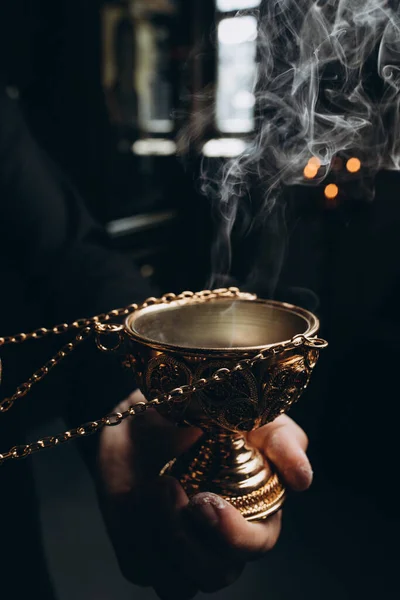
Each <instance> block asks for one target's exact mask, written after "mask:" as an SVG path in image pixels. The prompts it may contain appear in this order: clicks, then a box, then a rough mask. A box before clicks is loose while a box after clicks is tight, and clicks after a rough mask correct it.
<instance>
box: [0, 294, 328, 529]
mask: <svg viewBox="0 0 400 600" xmlns="http://www.w3.org/2000/svg"><path fill="white" fill-rule="evenodd" d="M121 317H125V322H124V323H118V322H117V323H116V322H115V321H116V320H118V319H121ZM71 329H78V330H79V333H78V335H77V337H76V338H75V340H74V341H73V342H71V343H69V344H67V345H66V346H64V348H63V349H62V350H61V351H60V352H59V353H58V354H57V355H56V356H55V357H54V358H53V359H51V360H50V361H49V362H48V363H47V364H46V365H44V367H42V369H40V370H39V371H38V372H37V373H35V374H34V375H33V376H32V377H31V378H30V380H28V381H27V382H26V383H25V384H23V385H22V386H20V388H18V390H17V392H16V393H15V394H14V396H12V397H11V398H6V399H4V400H3V401H2V402H1V403H0V412H6V411H8V410H9V409H10V408H11V407H12V406H13V404H14V402H15V401H16V400H17V399H18V398H20V397H22V396H24V395H26V393H27V392H28V391H29V390H30V388H31V387H32V385H34V384H35V383H36V382H37V381H39V380H40V379H42V378H43V377H44V376H45V375H46V374H47V373H48V371H49V370H50V369H52V368H53V367H54V366H55V365H56V364H57V363H58V362H59V361H60V360H62V359H63V358H64V356H66V355H67V354H69V353H70V352H72V351H73V349H74V348H75V347H76V345H77V344H79V343H81V342H82V341H83V340H84V339H86V338H87V337H89V336H90V335H91V334H92V333H93V334H94V335H95V336H96V341H97V345H98V347H99V349H100V350H102V351H104V352H110V351H112V352H118V353H120V355H121V358H122V361H123V363H124V365H125V367H128V368H130V369H132V370H133V372H134V375H135V377H136V381H137V385H138V387H139V388H140V389H141V391H142V392H143V394H144V396H145V397H146V398H147V403H144V402H143V403H139V404H136V405H134V406H132V407H130V408H129V409H128V410H126V411H125V412H124V413H113V414H111V415H107V416H106V417H103V418H101V419H99V420H97V421H92V422H90V423H87V424H86V425H84V426H81V427H77V428H75V429H72V430H70V431H68V432H64V433H62V434H60V435H58V436H51V437H47V438H43V439H42V440H39V441H37V442H35V443H33V444H25V445H21V446H15V447H14V448H12V449H11V450H10V451H8V452H6V453H4V454H0V464H1V463H2V462H4V461H6V460H9V459H18V458H24V457H26V456H29V455H30V454H32V453H34V452H37V451H39V450H42V449H44V448H49V447H55V446H57V445H58V444H61V443H64V442H66V441H69V440H71V439H74V438H77V437H82V436H85V435H90V434H92V433H95V432H97V431H99V430H100V429H102V428H103V427H106V426H115V425H118V424H119V423H121V422H122V421H123V420H124V419H126V418H130V417H135V416H137V415H138V414H140V413H142V412H144V411H145V410H147V408H149V407H155V408H156V409H157V410H158V411H159V412H160V413H161V414H162V415H163V416H164V417H166V418H168V419H169V420H172V421H173V422H175V423H176V424H179V425H186V426H195V427H199V428H201V429H202V431H203V432H204V434H203V436H202V437H201V438H200V440H199V441H198V442H197V443H196V444H195V445H194V446H193V447H192V448H191V449H190V450H189V451H188V452H186V453H185V454H184V455H183V456H180V457H179V458H176V459H175V460H173V461H171V462H169V463H168V464H167V465H165V467H164V468H163V469H162V471H161V474H169V475H172V476H173V477H175V478H177V479H178V480H179V481H180V483H181V484H182V486H183V487H184V489H185V490H186V492H187V494H188V495H189V496H193V495H194V494H197V493H199V492H202V491H211V492H214V493H216V494H219V495H221V496H223V497H224V498H225V499H226V500H228V501H229V502H230V503H231V504H233V505H234V506H235V507H236V508H237V509H238V510H239V511H240V512H241V513H242V514H243V516H244V517H245V518H246V519H248V520H259V519H264V518H266V517H268V515H270V514H272V513H273V512H275V511H276V510H278V509H279V508H280V507H281V505H282V503H283V501H284V498H285V488H284V485H283V484H282V482H281V480H280V479H279V477H278V475H277V473H276V472H274V470H273V468H272V467H271V465H270V464H269V463H268V462H267V460H266V459H265V458H264V456H262V455H261V453H260V452H259V451H258V450H256V449H255V448H252V447H251V446H250V445H249V444H248V442H247V439H246V433H247V432H249V431H252V430H254V429H257V428H259V427H262V426H263V425H265V424H266V423H269V422H271V421H273V420H274V419H275V418H276V417H277V416H279V415H280V414H283V413H286V412H287V411H288V410H289V408H290V407H291V406H292V404H293V403H294V402H296V401H297V400H298V399H299V397H300V395H301V394H302V392H303V391H304V390H305V389H306V387H307V385H308V383H309V381H310V377H311V374H312V371H313V369H314V367H315V365H316V363H317V360H318V357H319V352H320V350H321V349H322V348H325V347H326V346H327V343H326V342H325V341H324V340H321V339H319V338H317V337H316V336H317V333H318V329H319V321H318V319H317V317H315V316H314V315H313V314H312V313H310V312H308V311H306V310H304V309H302V308H298V307H296V306H292V305H290V304H286V303H281V302H275V301H271V300H260V299H258V298H257V297H256V296H254V295H252V294H246V293H241V292H240V291H239V290H238V289H237V288H227V289H225V288H224V289H219V290H213V291H209V290H207V291H203V292H199V293H196V294H194V293H192V292H184V293H182V294H180V295H178V296H176V295H174V294H167V295H165V296H163V297H162V298H158V299H156V298H150V299H148V300H147V301H146V302H144V303H143V304H142V305H141V306H137V305H131V306H129V307H127V308H124V309H118V310H114V311H111V312H110V313H108V314H105V315H99V316H97V317H93V318H91V319H82V320H80V321H76V322H75V323H72V324H71V325H66V324H63V325H59V326H58V327H55V328H53V329H51V330H47V329H40V330H38V331H36V332H32V333H30V334H19V335H18V336H13V337H9V338H0V346H2V345H5V344H7V343H14V344H15V343H20V342H23V341H25V340H26V339H31V338H32V337H33V338H34V337H43V336H45V335H49V334H51V333H53V334H60V333H63V332H65V331H68V330H71Z"/></svg>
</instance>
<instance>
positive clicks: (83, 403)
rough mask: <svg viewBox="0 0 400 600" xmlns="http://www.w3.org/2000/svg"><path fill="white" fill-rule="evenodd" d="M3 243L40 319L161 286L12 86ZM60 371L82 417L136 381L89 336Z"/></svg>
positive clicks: (3, 168)
mask: <svg viewBox="0 0 400 600" xmlns="http://www.w3.org/2000/svg"><path fill="white" fill-rule="evenodd" d="M77 143H78V142H77ZM0 251H1V253H2V254H3V253H7V256H8V258H9V262H11V263H12V265H13V268H14V269H15V271H16V272H17V273H18V276H19V278H20V279H21V280H23V281H24V286H25V295H26V298H27V302H29V303H34V304H35V305H36V309H37V310H36V314H37V315H39V317H38V320H40V321H41V322H40V323H38V324H37V325H39V326H50V325H54V324H56V323H58V322H64V321H70V320H71V319H76V318H79V317H86V316H91V315H94V314H97V313H99V312H103V311H108V310H111V309H113V308H118V307H121V306H125V305H127V304H130V303H132V302H139V301H141V300H143V299H144V298H145V297H147V296H149V295H153V294H154V290H151V289H149V288H148V287H147V284H145V282H144V281H143V280H142V278H141V277H140V275H139V274H138V272H137V271H136V269H135V268H134V266H133V265H132V264H131V263H130V261H129V260H127V259H126V258H125V257H123V256H121V255H119V254H117V253H115V252H113V250H112V249H111V248H110V244H109V240H108V238H107V236H106V234H105V232H104V231H103V230H102V228H101V227H99V226H98V225H97V224H96V223H95V222H94V221H93V219H92V218H91V216H90V215H89V214H88V212H87V210H86V209H85V206H84V204H83V202H82V200H81V199H80V198H79V195H78V194H77V193H76V192H75V190H74V189H73V188H72V187H71V185H70V184H69V183H68V181H67V180H66V178H65V177H64V176H63V175H62V174H61V173H60V172H59V171H58V169H57V167H56V166H55V165H53V164H52V162H51V160H50V159H49V158H48V157H47V156H46V155H45V153H44V152H43V151H42V150H41V149H40V148H39V147H38V146H37V145H36V143H35V141H34V140H33V139H32V137H31V135H30V133H29V130H28V128H27V127H26V124H25V122H24V119H23V116H22V115H21V112H20V110H19V107H18V101H16V100H12V99H10V98H9V97H8V96H7V93H6V91H5V88H4V87H1V89H0ZM56 341H57V345H61V344H62V340H59V339H57V340H56ZM64 342H65V340H64ZM61 377H62V378H63V380H64V382H62V381H59V379H61ZM58 378H59V379H57V384H58V385H65V386H66V387H67V388H68V398H69V400H68V402H67V404H66V406H65V407H64V416H66V417H67V418H68V420H69V422H71V424H72V423H73V424H74V425H77V424H80V422H84V421H86V420H88V419H93V418H98V417H100V416H102V414H104V413H105V412H107V411H109V410H111V409H112V408H113V407H114V406H115V405H116V404H117V403H118V402H119V401H120V400H122V399H123V397H124V396H125V394H126V393H127V392H128V391H132V389H133V388H134V380H133V377H131V376H130V377H129V378H128V379H127V377H126V375H124V373H123V371H122V369H121V368H120V366H119V364H117V361H116V359H114V360H113V359H111V358H108V357H104V356H102V355H101V353H99V352H98V351H96V349H95V347H94V343H93V342H85V345H84V346H82V348H80V350H79V352H77V353H76V355H75V356H73V357H71V358H69V359H68V364H67V363H65V366H63V367H62V368H60V369H59V371H58ZM54 379H56V377H55V376H54Z"/></svg>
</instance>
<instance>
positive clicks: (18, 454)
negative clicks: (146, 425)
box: [0, 335, 327, 466]
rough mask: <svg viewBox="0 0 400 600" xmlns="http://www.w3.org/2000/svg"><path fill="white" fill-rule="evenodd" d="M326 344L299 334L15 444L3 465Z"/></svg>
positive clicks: (2, 458) (2, 457) (0, 459)
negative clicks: (145, 398)
mask: <svg viewBox="0 0 400 600" xmlns="http://www.w3.org/2000/svg"><path fill="white" fill-rule="evenodd" d="M326 345H327V343H326V342H325V340H321V339H319V338H313V339H309V338H307V337H305V336H303V335H300V336H296V337H295V338H293V340H291V341H290V342H286V343H283V344H280V345H279V346H275V347H274V348H267V349H265V350H262V351H261V352H259V354H257V355H256V356H254V357H252V358H244V359H242V360H241V361H239V362H238V363H237V364H236V365H235V366H234V367H232V368H230V369H229V368H222V369H218V370H217V371H216V372H215V373H213V374H212V375H211V376H210V377H209V378H208V379H205V378H202V379H199V380H198V381H196V382H195V383H194V384H189V385H182V386H180V387H177V388H175V389H173V390H171V391H170V392H166V393H164V394H162V395H161V396H159V398H154V399H152V400H150V401H149V402H138V403H137V404H134V405H132V406H130V407H129V408H128V409H127V410H126V411H124V412H122V413H121V412H118V413H110V414H108V415H107V416H105V417H102V418H101V419H99V420H97V421H89V422H88V423H85V424H84V425H81V426H80V427H76V428H75V429H70V430H69V431H65V432H64V433H61V434H59V435H56V436H48V437H44V438H42V439H40V440H38V441H37V442H33V443H31V444H22V445H19V446H14V447H13V448H11V450H9V451H8V452H6V453H4V454H0V466H1V465H2V464H3V463H4V462H5V461H7V460H12V459H14V460H15V459H22V458H26V457H28V456H30V455H31V454H35V453H36V452H40V451H41V450H46V449H48V448H55V447H56V446H58V445H61V444H64V443H66V442H69V441H72V440H74V439H77V438H82V437H87V436H89V435H93V434H94V433H97V432H99V431H100V430H101V429H103V428H104V427H115V426H116V425H120V424H121V423H122V422H123V421H125V419H127V418H129V417H136V416H137V415H138V414H141V413H144V412H146V411H147V410H148V409H149V408H154V407H159V406H161V405H165V404H169V403H171V402H175V401H176V400H177V399H179V401H182V398H183V397H185V396H188V395H190V394H194V393H195V392H198V391H200V390H204V389H205V388H207V387H209V386H211V385H213V384H215V383H221V382H223V381H226V380H227V379H228V378H229V377H230V376H231V375H232V374H233V373H237V372H243V371H245V370H246V369H251V368H252V367H254V366H255V365H256V364H258V363H259V362H262V361H264V360H268V359H270V358H271V356H274V355H277V354H279V353H280V352H283V351H285V350H291V349H295V348H299V347H301V346H307V347H309V348H313V349H316V350H321V349H322V348H325V347H326Z"/></svg>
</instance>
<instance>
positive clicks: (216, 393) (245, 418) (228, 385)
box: [194, 361, 259, 432]
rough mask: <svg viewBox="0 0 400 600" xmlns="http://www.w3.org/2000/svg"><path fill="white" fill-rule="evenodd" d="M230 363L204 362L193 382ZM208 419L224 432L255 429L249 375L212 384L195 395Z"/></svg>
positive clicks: (254, 387)
mask: <svg viewBox="0 0 400 600" xmlns="http://www.w3.org/2000/svg"><path fill="white" fill-rule="evenodd" d="M229 366H231V363H226V362H214V361H213V362H207V363H206V364H203V365H201V366H200V367H199V369H198V370H197V372H196V374H195V377H194V379H195V380H197V379H200V378H202V377H204V378H207V377H209V376H210V375H212V373H214V372H215V371H216V370H217V369H224V368H229ZM196 398H197V400H198V401H199V403H200V405H201V408H202V409H203V411H204V413H205V414H206V415H207V417H208V418H209V419H211V421H212V422H213V423H215V424H217V425H218V426H220V427H222V428H223V429H226V430H228V431H237V432H241V431H251V430H252V429H254V427H255V426H256V425H257V423H258V420H259V414H258V387H257V381H256V378H255V377H254V375H253V373H252V372H251V371H243V372H237V373H234V374H233V375H232V376H231V377H230V378H229V379H228V380H227V381H224V382H223V383H216V384H215V385H211V386H209V387H208V388H207V390H204V391H199V392H198V393H197V394H196Z"/></svg>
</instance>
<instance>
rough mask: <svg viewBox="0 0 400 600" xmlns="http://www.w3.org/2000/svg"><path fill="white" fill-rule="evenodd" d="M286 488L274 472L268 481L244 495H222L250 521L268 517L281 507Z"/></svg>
mask: <svg viewBox="0 0 400 600" xmlns="http://www.w3.org/2000/svg"><path fill="white" fill-rule="evenodd" d="M285 493H286V491H285V488H284V486H283V485H282V483H281V481H280V479H279V477H278V476H277V475H276V473H274V474H273V475H272V477H271V478H270V479H269V480H268V481H267V483H266V484H265V485H264V486H263V487H261V488H259V489H258V490H255V491H254V492H251V493H249V494H246V495H244V496H234V497H232V496H222V497H223V498H224V500H227V501H228V502H230V504H232V505H233V506H234V507H235V508H237V509H238V510H239V511H240V513H241V514H242V515H243V516H244V518H245V519H247V520H248V521H253V520H254V521H255V520H257V521H259V520H262V519H266V518H267V517H269V516H270V515H271V514H272V513H274V512H276V511H277V510H278V508H280V507H281V506H282V504H283V502H284V500H285Z"/></svg>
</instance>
